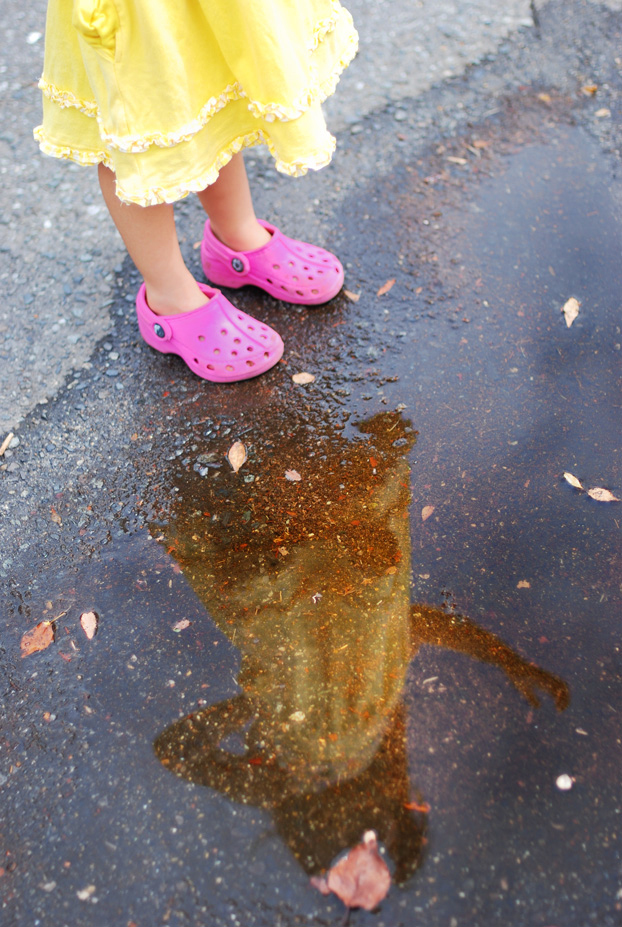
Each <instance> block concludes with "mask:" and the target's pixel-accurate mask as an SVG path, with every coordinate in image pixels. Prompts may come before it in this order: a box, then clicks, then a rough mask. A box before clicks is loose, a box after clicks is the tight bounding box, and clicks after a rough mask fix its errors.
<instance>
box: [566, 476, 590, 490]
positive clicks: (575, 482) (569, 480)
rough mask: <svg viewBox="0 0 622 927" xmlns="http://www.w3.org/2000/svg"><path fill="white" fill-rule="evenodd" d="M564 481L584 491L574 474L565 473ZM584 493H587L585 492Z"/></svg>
mask: <svg viewBox="0 0 622 927" xmlns="http://www.w3.org/2000/svg"><path fill="white" fill-rule="evenodd" d="M564 479H565V480H566V482H567V483H570V485H571V486H574V488H575V489H583V486H582V484H581V483H580V482H579V480H578V479H577V478H576V476H573V475H572V473H564ZM583 491H584V492H585V490H583Z"/></svg>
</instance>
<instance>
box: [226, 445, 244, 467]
mask: <svg viewBox="0 0 622 927" xmlns="http://www.w3.org/2000/svg"><path fill="white" fill-rule="evenodd" d="M247 458H248V454H247V453H246V448H245V446H244V445H243V444H242V442H241V441H236V442H235V444H232V445H231V447H230V448H229V452H228V454H227V460H228V461H229V463H230V464H231V467H232V469H233V472H234V473H237V472H238V470H239V469H240V467H241V466H242V464H244V463H246V460H247Z"/></svg>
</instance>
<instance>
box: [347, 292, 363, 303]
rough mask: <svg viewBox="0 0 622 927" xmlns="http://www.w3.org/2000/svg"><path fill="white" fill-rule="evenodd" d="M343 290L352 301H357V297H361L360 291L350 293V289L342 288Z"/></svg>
mask: <svg viewBox="0 0 622 927" xmlns="http://www.w3.org/2000/svg"><path fill="white" fill-rule="evenodd" d="M343 292H344V293H345V295H346V296H347V297H348V299H349V300H350V302H352V303H358V301H359V299H360V298H361V294H360V293H351V292H350V290H344V291H343Z"/></svg>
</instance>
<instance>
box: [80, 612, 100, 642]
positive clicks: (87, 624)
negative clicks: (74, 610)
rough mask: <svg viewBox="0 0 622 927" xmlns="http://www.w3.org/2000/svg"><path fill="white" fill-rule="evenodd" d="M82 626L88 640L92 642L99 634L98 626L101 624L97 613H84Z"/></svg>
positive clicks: (81, 618)
mask: <svg viewBox="0 0 622 927" xmlns="http://www.w3.org/2000/svg"><path fill="white" fill-rule="evenodd" d="M80 624H81V625H82V630H83V631H84V633H85V634H86V636H87V637H88V639H89V640H90V641H92V640H93V638H94V637H95V635H96V634H97V625H98V624H99V618H98V617H97V612H82V614H81V615H80Z"/></svg>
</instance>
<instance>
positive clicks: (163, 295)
mask: <svg viewBox="0 0 622 927" xmlns="http://www.w3.org/2000/svg"><path fill="white" fill-rule="evenodd" d="M193 283H194V281H193ZM146 297H147V305H148V306H149V308H150V309H151V311H152V312H155V314H156V315H178V314H179V313H181V312H192V310H193V309H198V308H199V306H204V305H205V303H206V302H207V297H206V296H205V293H203V291H202V290H200V289H199V287H198V286H197V285H196V283H195V284H194V288H192V287H186V288H184V289H183V290H174V291H173V290H159V289H157V288H156V287H153V286H149V284H148V283H147V284H146Z"/></svg>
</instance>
